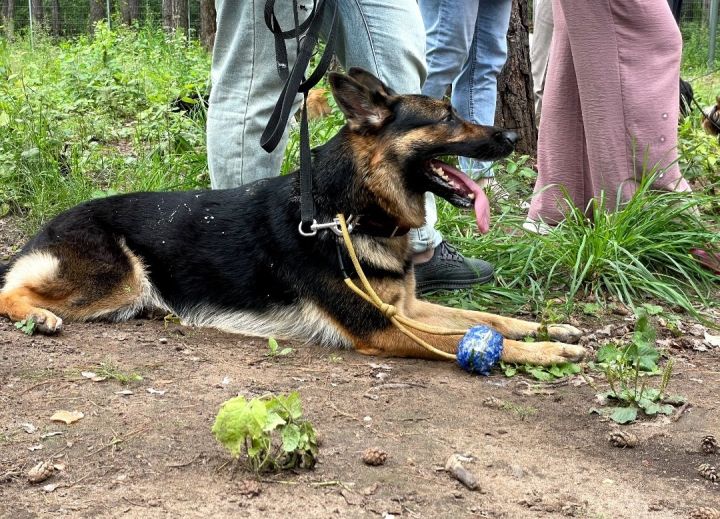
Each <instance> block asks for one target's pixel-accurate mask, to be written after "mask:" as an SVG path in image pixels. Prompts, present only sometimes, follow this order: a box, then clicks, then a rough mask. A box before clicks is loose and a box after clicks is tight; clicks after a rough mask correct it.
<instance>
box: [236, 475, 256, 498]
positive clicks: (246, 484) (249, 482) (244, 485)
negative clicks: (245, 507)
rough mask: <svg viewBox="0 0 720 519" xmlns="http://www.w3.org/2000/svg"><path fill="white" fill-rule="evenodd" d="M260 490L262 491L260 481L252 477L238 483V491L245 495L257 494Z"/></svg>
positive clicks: (252, 495) (253, 495)
mask: <svg viewBox="0 0 720 519" xmlns="http://www.w3.org/2000/svg"><path fill="white" fill-rule="evenodd" d="M260 492H262V487H261V486H260V483H258V482H257V481H255V480H253V479H245V480H243V481H241V482H240V484H239V485H238V493H239V494H240V495H243V496H245V497H255V496H259V495H260Z"/></svg>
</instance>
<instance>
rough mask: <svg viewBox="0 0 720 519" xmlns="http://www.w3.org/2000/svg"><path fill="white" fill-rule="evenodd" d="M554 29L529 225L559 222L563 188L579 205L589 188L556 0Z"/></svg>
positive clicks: (568, 50)
mask: <svg viewBox="0 0 720 519" xmlns="http://www.w3.org/2000/svg"><path fill="white" fill-rule="evenodd" d="M553 15H554V20H555V29H554V34H553V38H552V46H551V51H550V58H549V63H548V70H547V76H546V80H545V81H546V82H545V96H544V98H543V105H544V107H543V117H542V119H541V120H540V131H539V135H538V152H537V154H538V177H537V181H536V182H535V191H534V194H533V198H532V201H531V204H530V211H529V213H528V219H529V220H530V221H531V222H540V221H543V222H547V223H549V224H555V223H558V222H560V221H561V220H562V219H563V217H564V213H565V210H566V207H565V203H564V201H563V200H564V193H563V190H565V191H566V192H567V193H568V195H569V196H570V198H571V200H573V202H574V203H575V204H576V205H578V206H580V207H582V206H584V204H585V202H586V199H587V196H586V193H587V194H589V196H592V192H593V191H592V189H591V186H590V187H587V188H586V185H585V180H586V175H585V168H586V162H587V161H586V159H585V154H586V150H585V131H584V126H583V117H584V114H583V113H582V109H581V106H580V92H579V90H578V84H577V79H576V76H575V65H574V62H573V54H572V49H571V47H570V38H569V36H568V32H567V26H566V21H565V15H564V12H563V10H562V6H561V4H560V3H559V1H558V0H554V2H553Z"/></svg>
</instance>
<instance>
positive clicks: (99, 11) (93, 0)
mask: <svg viewBox="0 0 720 519" xmlns="http://www.w3.org/2000/svg"><path fill="white" fill-rule="evenodd" d="M103 18H105V2H104V1H103V0H90V34H92V33H94V32H95V24H96V23H97V22H99V21H100V20H102V19H103Z"/></svg>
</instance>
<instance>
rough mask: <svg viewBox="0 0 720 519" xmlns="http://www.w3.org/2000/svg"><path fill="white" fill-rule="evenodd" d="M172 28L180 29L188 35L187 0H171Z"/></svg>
mask: <svg viewBox="0 0 720 519" xmlns="http://www.w3.org/2000/svg"><path fill="white" fill-rule="evenodd" d="M172 4H173V6H172V17H173V25H172V27H173V29H175V30H182V31H183V32H184V33H185V34H186V35H188V36H190V34H189V32H188V31H189V29H190V27H189V26H188V4H187V0H172Z"/></svg>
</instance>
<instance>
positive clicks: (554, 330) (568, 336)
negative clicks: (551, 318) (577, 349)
mask: <svg viewBox="0 0 720 519" xmlns="http://www.w3.org/2000/svg"><path fill="white" fill-rule="evenodd" d="M547 330H548V335H549V336H550V338H551V339H552V340H554V341H560V342H569V343H570V344H575V343H576V342H578V341H579V340H580V337H582V336H583V331H582V330H580V329H578V328H575V327H574V326H571V325H569V324H553V325H550V326H548V329H547Z"/></svg>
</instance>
